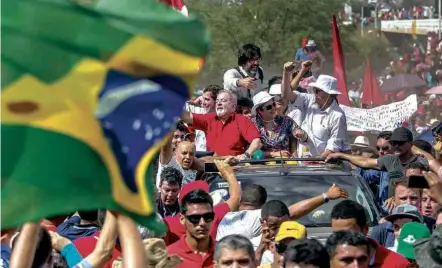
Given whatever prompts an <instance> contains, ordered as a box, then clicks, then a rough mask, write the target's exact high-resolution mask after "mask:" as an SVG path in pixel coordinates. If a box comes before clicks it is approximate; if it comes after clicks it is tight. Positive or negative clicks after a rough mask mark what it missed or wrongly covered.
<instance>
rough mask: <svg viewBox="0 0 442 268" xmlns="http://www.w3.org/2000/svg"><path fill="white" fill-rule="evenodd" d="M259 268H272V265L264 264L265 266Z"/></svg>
mask: <svg viewBox="0 0 442 268" xmlns="http://www.w3.org/2000/svg"><path fill="white" fill-rule="evenodd" d="M258 268H272V265H271V264H269V263H267V264H263V265H260V266H258Z"/></svg>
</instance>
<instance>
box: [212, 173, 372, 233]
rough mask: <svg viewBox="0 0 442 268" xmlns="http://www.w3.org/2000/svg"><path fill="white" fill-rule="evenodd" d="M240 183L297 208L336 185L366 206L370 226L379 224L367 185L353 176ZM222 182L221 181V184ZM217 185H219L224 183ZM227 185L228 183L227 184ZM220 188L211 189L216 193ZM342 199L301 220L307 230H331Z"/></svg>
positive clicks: (240, 178)
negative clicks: (260, 188)
mask: <svg viewBox="0 0 442 268" xmlns="http://www.w3.org/2000/svg"><path fill="white" fill-rule="evenodd" d="M238 181H239V182H240V184H241V188H242V189H244V188H245V187H246V186H247V185H249V184H259V185H261V186H263V187H264V188H265V189H266V190H267V201H269V200H281V201H283V202H284V203H285V204H286V205H287V206H290V205H292V204H295V203H297V202H299V201H301V200H304V199H308V198H312V197H315V196H318V195H320V194H321V193H325V192H327V190H328V189H329V188H330V187H331V186H332V185H333V184H336V185H337V186H340V187H342V188H344V189H345V190H347V191H348V194H349V199H351V200H354V201H357V202H358V203H359V204H361V205H362V206H364V208H365V210H366V214H367V220H368V222H369V225H370V226H374V225H376V224H377V220H378V212H377V210H376V208H375V203H374V201H373V197H372V195H371V193H370V192H369V191H370V190H369V189H368V188H367V186H366V184H362V183H361V181H360V180H359V179H358V178H356V177H353V176H351V175H350V174H349V175H344V176H334V175H319V174H318V175H316V174H315V175H312V174H308V175H307V174H305V175H295V174H290V175H288V176H280V175H270V176H262V175H261V176H253V175H252V176H250V175H247V176H246V177H243V176H241V175H240V176H238ZM217 182H219V180H217ZM217 182H215V184H218V185H219V186H221V185H220V183H217ZM223 184H224V183H223ZM216 188H218V187H215V188H213V187H211V189H216ZM341 200H342V199H338V200H330V202H328V203H326V204H324V205H322V206H320V207H319V208H317V209H315V210H313V211H312V212H310V213H309V214H307V215H306V216H304V217H302V218H300V219H298V220H297V221H299V222H300V223H302V224H304V225H305V226H306V227H330V226H331V220H330V216H331V215H330V214H331V210H332V209H333V206H334V205H336V204H337V203H339V202H340V201H341Z"/></svg>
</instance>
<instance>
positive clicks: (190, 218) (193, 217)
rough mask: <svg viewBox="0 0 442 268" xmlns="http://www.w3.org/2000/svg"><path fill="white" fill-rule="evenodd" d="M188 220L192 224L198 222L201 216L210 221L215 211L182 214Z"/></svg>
mask: <svg viewBox="0 0 442 268" xmlns="http://www.w3.org/2000/svg"><path fill="white" fill-rule="evenodd" d="M184 217H186V219H187V220H188V221H190V222H191V223H192V224H195V225H196V224H198V223H200V221H201V218H203V219H204V221H205V222H207V223H210V222H212V221H213V219H214V218H215V213H213V212H207V213H205V214H192V215H184Z"/></svg>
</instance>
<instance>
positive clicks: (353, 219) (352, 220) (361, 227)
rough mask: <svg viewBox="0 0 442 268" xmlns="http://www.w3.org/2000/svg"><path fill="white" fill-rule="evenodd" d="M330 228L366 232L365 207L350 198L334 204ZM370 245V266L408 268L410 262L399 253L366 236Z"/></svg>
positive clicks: (373, 267)
mask: <svg viewBox="0 0 442 268" xmlns="http://www.w3.org/2000/svg"><path fill="white" fill-rule="evenodd" d="M331 219H332V229H333V231H339V230H353V231H356V232H359V233H362V234H364V235H365V236H366V235H367V233H368V224H367V216H366V214H365V209H364V207H363V206H362V205H360V204H359V203H357V202H355V201H352V200H344V201H342V202H340V203H338V204H336V205H335V206H334V207H333V209H332V212H331ZM367 239H368V241H369V244H370V247H371V250H370V252H373V254H372V256H370V262H369V265H370V267H371V268H408V267H410V263H409V262H408V261H407V259H405V258H404V257H402V256H401V255H399V254H397V253H395V252H393V251H390V250H388V249H386V248H385V247H383V246H381V245H380V244H378V243H377V242H376V241H375V240H373V239H371V238H367Z"/></svg>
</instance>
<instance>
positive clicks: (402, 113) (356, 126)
mask: <svg viewBox="0 0 442 268" xmlns="http://www.w3.org/2000/svg"><path fill="white" fill-rule="evenodd" d="M340 106H341V108H342V110H343V111H344V113H345V116H346V117H347V130H348V131H387V130H389V131H392V130H393V129H395V128H397V127H398V126H399V125H400V124H401V123H402V122H405V121H408V119H409V118H410V117H411V115H413V114H414V113H415V112H416V110H417V97H416V95H410V96H408V97H407V98H406V99H405V100H403V101H398V102H394V103H390V104H387V105H382V106H379V107H375V108H373V109H361V108H354V107H348V106H345V105H340Z"/></svg>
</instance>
